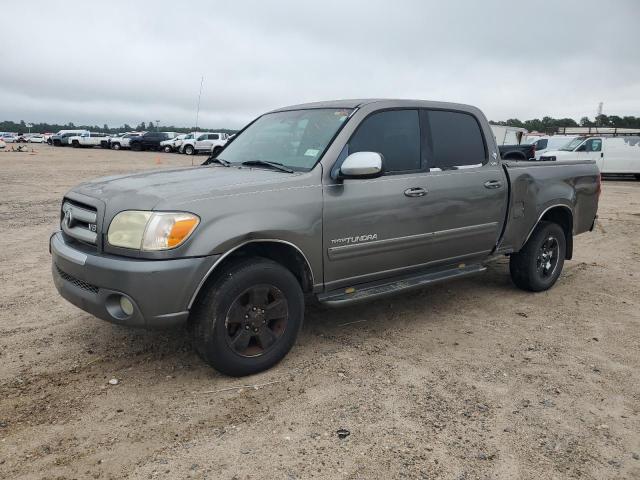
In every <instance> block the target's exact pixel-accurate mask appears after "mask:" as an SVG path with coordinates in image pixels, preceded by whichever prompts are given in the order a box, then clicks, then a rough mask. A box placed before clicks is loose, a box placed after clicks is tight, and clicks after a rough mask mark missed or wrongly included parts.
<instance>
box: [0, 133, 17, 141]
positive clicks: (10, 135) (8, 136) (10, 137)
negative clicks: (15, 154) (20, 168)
mask: <svg viewBox="0 0 640 480" xmlns="http://www.w3.org/2000/svg"><path fill="white" fill-rule="evenodd" d="M0 139H1V140H2V141H3V142H5V143H17V142H16V136H15V135H14V134H13V133H3V134H2V136H0Z"/></svg>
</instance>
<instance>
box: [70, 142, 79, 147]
mask: <svg viewBox="0 0 640 480" xmlns="http://www.w3.org/2000/svg"><path fill="white" fill-rule="evenodd" d="M71 146H72V147H73V148H78V147H79V146H80V142H78V140H74V141H73V142H71Z"/></svg>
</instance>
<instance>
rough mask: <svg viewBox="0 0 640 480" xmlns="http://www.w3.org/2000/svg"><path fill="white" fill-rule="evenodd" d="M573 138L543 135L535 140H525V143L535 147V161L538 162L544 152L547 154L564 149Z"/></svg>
mask: <svg viewBox="0 0 640 480" xmlns="http://www.w3.org/2000/svg"><path fill="white" fill-rule="evenodd" d="M575 138H576V136H569V135H551V136H548V135H545V136H541V137H536V138H535V139H533V138H532V139H529V138H527V140H526V142H527V143H528V144H533V145H535V149H536V150H535V152H536V153H535V158H536V160H539V159H540V157H541V156H542V155H543V154H544V153H545V152H548V151H550V150H557V149H559V148H561V147H564V146H565V145H566V144H568V143H569V142H571V141H572V140H573V139H575Z"/></svg>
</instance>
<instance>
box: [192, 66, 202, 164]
mask: <svg viewBox="0 0 640 480" xmlns="http://www.w3.org/2000/svg"><path fill="white" fill-rule="evenodd" d="M203 83H204V75H202V76H201V77H200V93H198V107H197V108H196V131H195V133H194V137H196V136H197V134H198V119H199V117H200V99H201V98H202V84H203ZM194 141H195V138H194ZM191 166H193V156H191Z"/></svg>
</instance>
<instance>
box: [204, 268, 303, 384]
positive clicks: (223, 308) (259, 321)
mask: <svg viewBox="0 0 640 480" xmlns="http://www.w3.org/2000/svg"><path fill="white" fill-rule="evenodd" d="M206 288H207V289H206V290H205V291H204V292H202V295H201V296H200V297H199V299H198V302H197V303H196V305H195V307H194V309H193V312H192V314H191V333H192V338H193V343H194V347H195V349H196V351H197V352H198V354H199V355H200V357H201V358H202V359H203V360H204V361H205V362H207V363H208V364H209V365H211V366H212V367H213V368H215V369H216V370H218V371H219V372H221V373H224V374H225V375H230V376H244V375H251V374H254V373H258V372H261V371H263V370H266V369H268V368H270V367H272V366H273V365H275V364H276V363H278V362H279V361H280V360H282V358H284V356H285V355H286V354H287V353H288V352H289V350H291V347H292V346H293V344H294V343H295V340H296V337H297V336H298V333H299V331H300V328H301V327H302V322H303V318H304V296H303V293H302V289H301V288H300V284H299V283H298V280H297V279H296V277H295V276H294V275H293V274H292V273H291V272H290V271H289V270H287V269H286V268H284V267H283V266H281V265H280V264H278V263H276V262H274V261H272V260H268V259H265V258H259V257H254V258H248V259H245V260H242V261H239V262H237V263H234V264H231V265H229V266H228V267H226V268H224V270H222V271H221V272H220V275H219V276H218V277H217V278H216V279H215V280H214V281H213V282H212V283H210V284H209V285H208V286H207V287H206ZM265 292H266V293H265Z"/></svg>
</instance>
